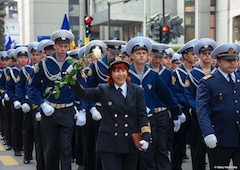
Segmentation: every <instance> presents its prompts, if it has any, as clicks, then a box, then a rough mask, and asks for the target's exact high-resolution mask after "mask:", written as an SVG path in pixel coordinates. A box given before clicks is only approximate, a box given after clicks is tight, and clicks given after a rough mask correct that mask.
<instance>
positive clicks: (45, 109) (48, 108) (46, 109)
mask: <svg viewBox="0 0 240 170" xmlns="http://www.w3.org/2000/svg"><path fill="white" fill-rule="evenodd" d="M41 109H42V111H43V113H44V114H45V115H46V116H51V115H52V114H53V113H54V107H52V106H50V105H49V104H47V103H46V102H44V103H43V104H41Z"/></svg>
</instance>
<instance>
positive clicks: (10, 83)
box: [6, 65, 21, 102]
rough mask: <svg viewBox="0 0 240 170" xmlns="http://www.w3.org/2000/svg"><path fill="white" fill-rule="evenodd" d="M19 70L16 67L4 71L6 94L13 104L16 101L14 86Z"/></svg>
mask: <svg viewBox="0 0 240 170" xmlns="http://www.w3.org/2000/svg"><path fill="white" fill-rule="evenodd" d="M20 71H21V69H20V68H19V66H18V65H16V66H14V67H8V69H7V70H6V93H7V94H8V96H9V98H10V100H11V102H15V101H16V100H18V99H17V96H16V91H15V90H16V88H15V84H16V83H17V81H18V75H19V72H20Z"/></svg>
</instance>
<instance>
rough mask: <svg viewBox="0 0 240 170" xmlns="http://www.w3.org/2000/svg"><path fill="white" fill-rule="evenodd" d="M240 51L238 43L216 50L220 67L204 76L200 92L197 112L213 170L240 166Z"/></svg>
mask: <svg viewBox="0 0 240 170" xmlns="http://www.w3.org/2000/svg"><path fill="white" fill-rule="evenodd" d="M239 52H240V46H239V45H238V44H235V43H226V44H222V45H220V46H218V47H216V48H215V49H214V50H213V51H212V53H211V57H212V58H213V59H217V62H218V66H219V67H218V69H217V71H216V72H214V73H213V74H209V75H206V76H204V77H203V78H202V79H201V80H200V83H199V86H198V89H197V98H196V113H197V118H198V121H199V125H200V128H201V131H202V134H203V138H204V142H205V144H206V146H207V153H208V158H209V164H210V170H217V169H239V167H240V133H239V132H240V126H239V122H240V117H239V110H240V102H239V100H240V98H239V95H240V76H239V74H237V73H236V72H235V70H236V68H237V65H238V53H239ZM230 160H232V163H233V165H232V166H229V163H230Z"/></svg>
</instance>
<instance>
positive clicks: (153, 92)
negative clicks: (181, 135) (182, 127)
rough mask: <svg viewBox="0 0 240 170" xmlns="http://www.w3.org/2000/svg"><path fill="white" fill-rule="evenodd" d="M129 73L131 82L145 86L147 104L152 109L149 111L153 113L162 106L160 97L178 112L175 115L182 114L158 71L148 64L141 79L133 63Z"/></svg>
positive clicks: (171, 109) (170, 108)
mask: <svg viewBox="0 0 240 170" xmlns="http://www.w3.org/2000/svg"><path fill="white" fill-rule="evenodd" d="M129 73H130V75H129V76H130V78H131V82H132V83H134V84H137V85H139V86H141V87H143V88H144V90H145V93H144V96H145V101H146V105H147V107H148V108H149V109H150V112H149V113H151V114H153V113H154V109H155V108H157V107H162V104H161V103H160V102H159V98H160V99H161V101H162V102H163V103H164V104H165V105H166V106H167V108H168V109H169V110H170V111H171V112H173V113H176V114H174V115H180V114H182V111H181V109H180V108H179V107H178V104H177V102H176V101H175V99H174V97H173V94H172V92H171V90H170V89H169V88H168V87H167V85H166V84H165V82H164V81H163V80H162V78H161V77H160V76H159V75H158V73H156V72H155V71H153V70H152V69H151V68H149V67H147V66H146V67H145V71H144V73H143V80H141V79H140V77H139V76H138V74H137V72H136V70H135V68H134V65H133V64H131V65H130V70H129ZM175 118H176V117H175ZM175 118H174V119H175Z"/></svg>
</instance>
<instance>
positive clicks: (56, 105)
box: [45, 100, 73, 109]
mask: <svg viewBox="0 0 240 170" xmlns="http://www.w3.org/2000/svg"><path fill="white" fill-rule="evenodd" d="M45 102H46V103H47V104H49V105H50V106H52V107H54V108H56V109H63V108H66V107H70V106H72V105H73V102H72V103H63V104H58V103H52V102H49V101H47V100H45Z"/></svg>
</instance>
